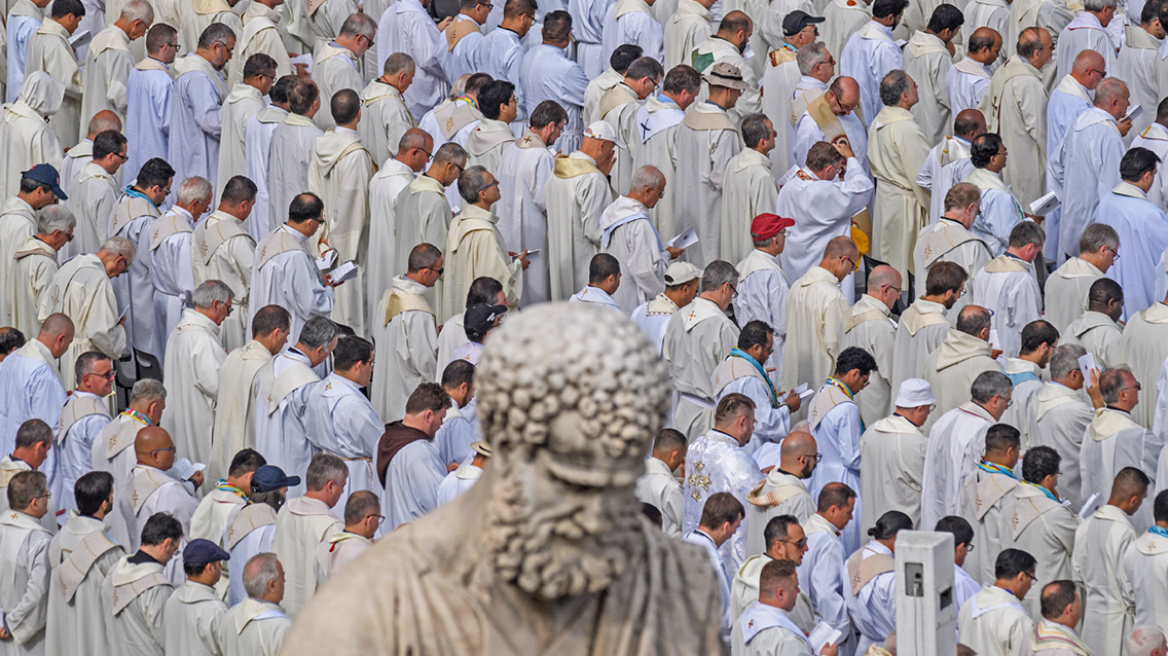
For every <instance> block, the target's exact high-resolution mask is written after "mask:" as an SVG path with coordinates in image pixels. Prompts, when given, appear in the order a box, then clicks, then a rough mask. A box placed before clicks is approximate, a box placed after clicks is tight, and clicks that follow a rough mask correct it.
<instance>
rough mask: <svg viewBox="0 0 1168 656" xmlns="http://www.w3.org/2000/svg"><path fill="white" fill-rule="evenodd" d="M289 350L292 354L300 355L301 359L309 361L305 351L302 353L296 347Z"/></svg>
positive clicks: (290, 347)
mask: <svg viewBox="0 0 1168 656" xmlns="http://www.w3.org/2000/svg"><path fill="white" fill-rule="evenodd" d="M288 350H289V351H290V352H292V353H295V354H296V355H299V356H300V357H302V358H304V359H305V360H307V359H308V355H306V354H305V353H304V351H301V350H300V349H298V348H296V347H295V346H289V347H288Z"/></svg>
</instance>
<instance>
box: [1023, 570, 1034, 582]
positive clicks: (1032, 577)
mask: <svg viewBox="0 0 1168 656" xmlns="http://www.w3.org/2000/svg"><path fill="white" fill-rule="evenodd" d="M1022 573H1023V574H1025V575H1026V578H1028V579H1030V582H1031V583H1038V577H1037V576H1035V575H1033V574H1031V573H1030V572H1022Z"/></svg>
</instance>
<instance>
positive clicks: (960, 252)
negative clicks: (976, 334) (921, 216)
mask: <svg viewBox="0 0 1168 656" xmlns="http://www.w3.org/2000/svg"><path fill="white" fill-rule="evenodd" d="M992 259H994V254H993V252H992V251H990V248H989V246H987V245H986V243H985V242H984V241H982V240H980V239H978V238H977V236H976V235H974V234H973V233H972V232H970V231H969V230H968V229H967V228H966V227H965V226H964V225H962V224H961V223H960V222H959V221H954V220H952V219H946V218H944V217H942V218H940V219H937V221H935V222H934V223H930V224H929V225H927V226H925V227H924V228H921V232H920V235H919V237H918V239H917V247H916V250H915V251H913V262H914V264H915V269H914V272H915V275H916V277H917V290H918V293H920V290H921V286H922V285H921V281H925V280H928V275H929V269H930V268H931V267H932V266H933V265H934V264H936V263H937V262H942V261H944V262H953V263H955V264H957V265H959V266H960V267H961V268H962V269H963V270H965V273H966V274H967V277H966V278H965V294H964V295H962V296H961V297H960V298H958V299H957V302H956V303H954V304H953V307H951V308H949V312H948V318H949V324H950V325H952V326H956V325H957V317H958V315H960V314H961V309H962V308H964V307H965V306H966V305H969V304H970V303H971V302H972V301H973V276H974V274H976V273H977V271H978V269H980V268H982V267H983V266H985V265H986V263H987V262H989V261H990V260H992Z"/></svg>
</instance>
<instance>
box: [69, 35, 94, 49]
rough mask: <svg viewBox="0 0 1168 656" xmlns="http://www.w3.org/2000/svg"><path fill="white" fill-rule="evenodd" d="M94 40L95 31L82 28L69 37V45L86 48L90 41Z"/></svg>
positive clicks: (74, 47)
mask: <svg viewBox="0 0 1168 656" xmlns="http://www.w3.org/2000/svg"><path fill="white" fill-rule="evenodd" d="M92 40H93V33H91V32H90V31H89V30H81V31H80V32H76V33H74V34H73V36H71V37H69V46H70V47H72V48H73V49H74V50H77V49H78V48H84V47H85V46H87V45H89V42H90V41H92Z"/></svg>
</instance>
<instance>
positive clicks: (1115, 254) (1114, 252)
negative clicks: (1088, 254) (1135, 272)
mask: <svg viewBox="0 0 1168 656" xmlns="http://www.w3.org/2000/svg"><path fill="white" fill-rule="evenodd" d="M1103 248H1106V249H1107V250H1109V251H1111V255H1112V258H1111V259H1113V260H1118V259H1119V251H1117V250H1115V249H1114V248H1112V247H1110V246H1104V247H1103Z"/></svg>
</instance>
